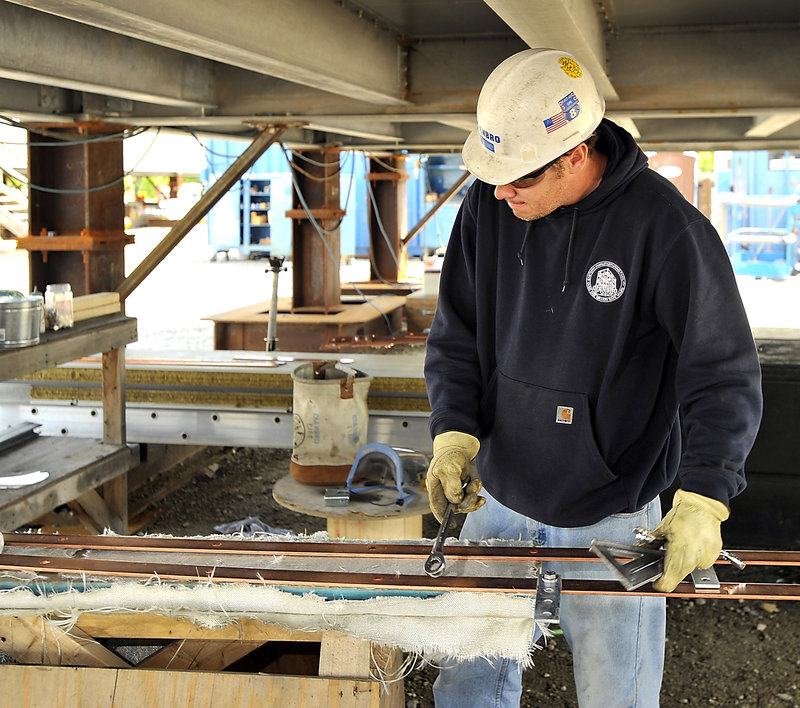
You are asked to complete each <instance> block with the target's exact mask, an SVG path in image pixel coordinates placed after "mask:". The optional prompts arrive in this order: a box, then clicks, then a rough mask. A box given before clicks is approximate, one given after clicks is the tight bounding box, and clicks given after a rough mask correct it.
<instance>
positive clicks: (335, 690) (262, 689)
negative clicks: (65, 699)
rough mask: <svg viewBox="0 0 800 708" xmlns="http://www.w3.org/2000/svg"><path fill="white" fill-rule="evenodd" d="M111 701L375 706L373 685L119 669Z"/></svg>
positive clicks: (208, 707)
mask: <svg viewBox="0 0 800 708" xmlns="http://www.w3.org/2000/svg"><path fill="white" fill-rule="evenodd" d="M116 673H117V676H118V680H117V687H116V692H115V695H114V701H115V704H116V705H120V706H125V708H140V707H141V708H152V706H192V708H218V707H219V706H236V707H237V708H264V706H281V708H310V707H311V706H313V707H314V708H379V707H380V706H383V705H388V704H387V703H385V702H384V701H382V699H381V690H382V687H381V684H380V683H378V682H377V681H369V682H368V681H349V680H338V679H323V678H316V677H292V676H274V675H261V674H239V673H206V672H176V671H140V670H134V671H118V672H116Z"/></svg>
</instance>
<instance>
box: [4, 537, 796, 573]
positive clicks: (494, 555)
mask: <svg viewBox="0 0 800 708" xmlns="http://www.w3.org/2000/svg"><path fill="white" fill-rule="evenodd" d="M3 538H4V540H5V545H6V546H25V547H29V548H51V549H56V548H73V549H85V550H106V551H134V550H135V551H152V552H158V553H205V554H208V553H213V554H235V555H250V554H253V555H286V556H289V555H296V556H309V557H315V556H318V557H322V556H327V557H344V558H351V557H353V556H366V557H369V558H414V557H416V558H422V559H423V560H424V559H425V558H427V557H428V554H429V553H430V550H431V547H430V544H427V545H426V544H416V543H351V542H321V541H320V542H317V541H308V542H304V541H232V540H225V539H195V538H170V537H167V538H158V537H151V536H89V535H63V534H27V533H6V534H3ZM445 549H446V556H447V557H448V558H452V559H453V560H479V561H491V562H501V563H502V562H524V563H530V562H531V561H551V562H552V561H560V562H583V561H592V562H595V561H599V560H600V558H598V557H597V556H596V555H595V554H594V553H592V552H591V551H589V550H587V549H582V548H544V547H526V546H460V545H454V546H447V545H446V546H445ZM731 553H733V554H734V555H735V556H737V557H738V558H740V559H741V560H742V561H744V562H745V563H747V564H748V565H768V566H800V551H765V550H736V551H731ZM717 563H719V564H722V565H728V564H729V562H728V561H726V560H724V559H719V560H718V561H717Z"/></svg>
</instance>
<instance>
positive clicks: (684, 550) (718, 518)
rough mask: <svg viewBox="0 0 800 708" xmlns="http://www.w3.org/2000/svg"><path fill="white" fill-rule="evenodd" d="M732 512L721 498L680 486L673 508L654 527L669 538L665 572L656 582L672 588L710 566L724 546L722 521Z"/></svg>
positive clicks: (657, 586) (667, 589)
mask: <svg viewBox="0 0 800 708" xmlns="http://www.w3.org/2000/svg"><path fill="white" fill-rule="evenodd" d="M728 516H730V510H729V509H728V507H727V506H725V505H724V504H723V503H722V502H721V501H718V500H716V499H711V498H709V497H704V496H703V495H702V494H696V493H695V492H685V491H683V490H682V489H679V490H678V491H677V492H675V497H674V498H673V500H672V509H670V511H669V512H668V513H667V515H666V516H665V517H664V518H663V519H662V520H661V523H660V524H659V525H658V526H657V527H656V529H655V531H653V535H654V536H655V537H656V538H663V539H666V541H667V543H666V546H665V551H666V552H665V555H664V573H663V575H662V576H661V577H660V578H659V579H658V580H656V581H655V582H654V583H653V588H655V589H656V590H658V591H659V592H672V591H673V590H674V589H675V588H676V587H677V586H678V583H679V582H681V580H683V579H684V578H685V577H686V576H687V575H688V574H689V573H691V572H692V571H693V570H694V569H695V568H710V567H711V566H712V565H714V561H716V560H717V558H718V557H719V553H720V551H721V550H722V534H721V532H720V524H721V523H722V522H723V521H725V519H727V518H728Z"/></svg>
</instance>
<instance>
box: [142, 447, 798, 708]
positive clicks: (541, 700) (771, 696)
mask: <svg viewBox="0 0 800 708" xmlns="http://www.w3.org/2000/svg"><path fill="white" fill-rule="evenodd" d="M288 469H289V451H288V450H269V449H238V450H233V451H231V452H230V453H229V454H228V455H227V456H226V457H225V458H224V459H223V460H221V461H220V462H219V463H218V464H217V465H214V466H212V468H210V469H208V470H206V474H201V475H199V476H197V477H196V478H195V479H194V480H193V481H192V482H191V483H190V484H189V485H187V486H186V487H184V488H183V489H181V490H178V491H177V492H175V493H173V494H172V495H170V496H169V497H168V498H167V499H166V500H165V501H164V502H162V503H161V504H160V505H159V507H158V508H159V511H160V512H161V515H160V517H159V518H158V519H156V520H154V521H153V522H151V523H150V524H149V525H148V526H146V527H144V528H142V529H141V532H142V533H171V534H175V535H183V536H189V535H197V534H200V535H205V534H211V533H214V527H215V526H217V525H220V524H224V523H228V522H233V521H238V520H241V519H245V518H247V517H251V516H252V517H257V518H258V519H259V520H261V522H262V523H264V524H266V525H268V526H271V527H273V528H281V529H288V530H290V531H293V532H294V533H298V534H300V533H313V532H315V531H320V530H324V529H325V520H324V519H321V518H317V517H311V516H304V515H302V514H298V513H295V512H292V511H289V510H287V509H285V508H283V507H281V506H280V505H278V504H277V503H276V502H275V501H274V500H273V499H272V495H271V491H270V490H271V488H272V485H273V484H274V482H275V481H276V480H277V479H279V478H280V477H282V476H283V475H285V474H286V473H287V471H288ZM431 518H432V517H430V516H426V522H425V526H424V534H425V535H426V536H429V537H430V536H432V535H434V534H435V522H432V521H431ZM720 575H721V576H722V573H720ZM740 577H742V579H743V580H746V581H748V582H753V581H756V582H757V581H762V582H795V583H798V582H800V573H798V572H790V571H788V570H783V571H782V572H779V571H774V572H770V573H766V572H764V571H759V570H758V569H756V568H748V569H747V570H745V571H744V575H743V576H740ZM667 612H668V625H667V627H668V629H667V647H666V669H665V674H664V684H663V687H662V693H661V705H662V707H663V708H672V707H673V706H675V707H680V706H687V705H688V706H699V705H704V706H707V705H712V706H725V707H728V706H741V707H745V706H746V707H748V708H762V707H766V706H782V707H784V708H792V707H797V706H800V689H798V687H799V686H800V603H796V602H778V603H773V602H756V601H739V600H703V599H698V600H680V599H676V600H670V601H668V605H667ZM535 662H536V666H535V667H534V668H533V669H531V670H529V671H527V672H526V673H525V675H524V679H523V688H524V695H523V701H522V705H523V706H524V707H525V708H544V707H545V706H546V707H547V708H562V707H563V708H568V707H569V708H574V707H575V706H577V700H576V697H575V689H574V686H573V681H572V662H571V655H570V651H569V648H568V647H567V645H566V642H565V641H564V639H563V637H561V636H556V637H555V638H554V639H551V640H550V642H549V643H548V645H547V647H546V648H545V649H544V650H543V651H540V652H537V653H536V656H535ZM435 677H436V670H435V669H434V668H432V667H425V668H422V669H417V670H415V671H414V672H413V673H412V674H411V675H410V676H408V677H407V678H406V679H405V692H406V704H407V706H408V707H409V708H430V707H432V706H433V698H432V691H431V684H432V682H433V680H434V679H435Z"/></svg>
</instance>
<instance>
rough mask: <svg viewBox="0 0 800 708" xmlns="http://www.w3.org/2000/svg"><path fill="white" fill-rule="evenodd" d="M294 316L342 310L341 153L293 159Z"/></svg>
mask: <svg viewBox="0 0 800 708" xmlns="http://www.w3.org/2000/svg"><path fill="white" fill-rule="evenodd" d="M292 170H293V173H294V182H293V185H292V202H293V204H294V208H293V209H290V210H289V211H287V212H286V216H288V217H290V218H291V219H292V288H293V289H292V294H293V305H292V312H318V313H324V314H331V313H335V312H338V311H340V310H341V302H342V296H341V282H340V280H339V259H340V252H341V249H340V242H339V222H340V221H341V219H342V217H343V216H344V213H345V212H344V211H343V210H342V209H341V208H340V207H339V150H338V148H324V149H317V150H304V151H302V152H297V151H295V153H294V155H293V157H292Z"/></svg>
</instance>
